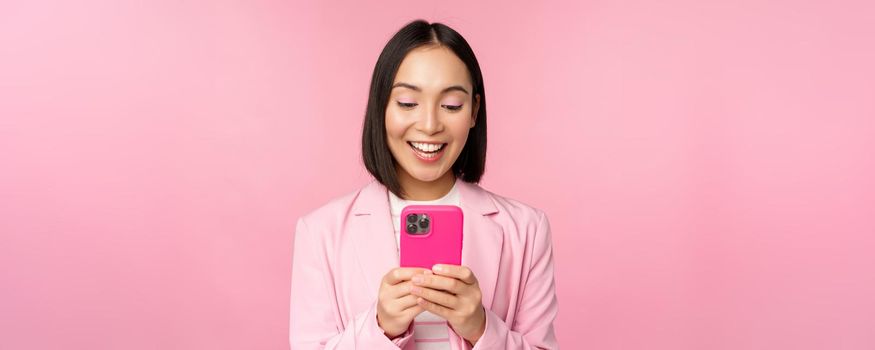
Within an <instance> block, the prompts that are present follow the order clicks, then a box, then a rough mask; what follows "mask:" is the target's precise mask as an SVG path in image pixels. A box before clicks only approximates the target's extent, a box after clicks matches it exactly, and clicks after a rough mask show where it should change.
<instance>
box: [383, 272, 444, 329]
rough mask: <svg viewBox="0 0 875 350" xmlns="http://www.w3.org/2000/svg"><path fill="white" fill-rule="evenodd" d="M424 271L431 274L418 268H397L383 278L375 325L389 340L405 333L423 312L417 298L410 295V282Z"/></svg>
mask: <svg viewBox="0 0 875 350" xmlns="http://www.w3.org/2000/svg"><path fill="white" fill-rule="evenodd" d="M425 271H429V272H431V270H427V269H422V268H418V267H397V268H394V269H392V270H389V272H388V273H386V275H385V276H383V281H382V283H380V292H379V293H378V297H377V299H378V301H377V324H378V325H379V326H380V328H381V329H383V332H384V333H386V336H387V337H389V339H392V338H395V337H397V336H399V335H401V334H402V333H404V332H405V331H407V328H408V327H409V326H410V322H413V319H414V318H415V317H416V315H419V314H420V313H421V312H422V311H423V308H422V307H421V306H419V304H417V303H416V298H417V297H416V296H415V295H412V294H410V287H411V286H412V285H413V284H412V283H411V282H410V280H411V279H412V278H413V276H415V275H419V274H424V273H425Z"/></svg>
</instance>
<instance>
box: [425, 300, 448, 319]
mask: <svg viewBox="0 0 875 350" xmlns="http://www.w3.org/2000/svg"><path fill="white" fill-rule="evenodd" d="M416 302H417V303H418V304H419V306H420V307H422V309H423V310H425V311H429V312H431V313H433V314H435V315H438V316H440V317H443V318H444V319H445V320H449V319H450V318H451V317H452V312H453V311H452V310H450V309H449V308H447V307H445V306H443V305H438V304H435V303H432V302H430V301H428V300H425V299H423V298H417V299H416Z"/></svg>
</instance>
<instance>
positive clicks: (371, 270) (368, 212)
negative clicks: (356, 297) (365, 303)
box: [350, 181, 400, 300]
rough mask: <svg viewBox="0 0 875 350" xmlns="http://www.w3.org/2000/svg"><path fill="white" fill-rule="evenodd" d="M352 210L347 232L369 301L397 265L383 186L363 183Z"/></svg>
mask: <svg viewBox="0 0 875 350" xmlns="http://www.w3.org/2000/svg"><path fill="white" fill-rule="evenodd" d="M352 213H353V217H352V218H351V221H350V225H351V227H350V231H351V232H352V238H353V241H354V244H353V246H354V250H355V253H356V260H357V261H358V263H359V266H360V267H361V269H362V273H363V274H364V276H365V281H367V286H368V293H370V294H371V297H372V298H371V299H370V300H375V299H376V298H377V292H379V289H380V283H381V281H382V280H383V276H384V275H385V274H386V273H387V272H389V270H391V269H393V268H396V267H398V266H399V265H400V259H399V257H398V246H397V245H396V242H395V229H394V227H393V226H392V225H393V224H392V214H391V213H390V212H389V192H388V190H387V189H386V187H385V186H383V185H382V184H380V183H379V182H377V181H372V182H371V183H369V184H368V185H367V186H365V187H364V188H363V189H362V191H361V192H360V193H359V196H358V197H357V198H356V200H355V202H354V203H353V207H352Z"/></svg>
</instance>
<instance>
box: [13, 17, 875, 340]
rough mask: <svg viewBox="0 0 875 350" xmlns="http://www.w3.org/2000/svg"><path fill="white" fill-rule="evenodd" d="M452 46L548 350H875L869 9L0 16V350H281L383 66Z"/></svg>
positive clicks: (356, 179) (874, 78) (351, 183)
mask: <svg viewBox="0 0 875 350" xmlns="http://www.w3.org/2000/svg"><path fill="white" fill-rule="evenodd" d="M420 17H421V18H425V19H427V20H431V21H441V22H444V23H446V24H449V25H450V26H452V27H454V28H456V29H457V30H459V31H460V32H461V33H462V34H463V35H465V36H466V37H467V39H468V40H469V42H470V43H471V45H472V46H473V48H474V50H475V52H476V53H477V55H478V57H479V59H480V61H481V65H482V67H483V71H484V74H485V81H486V87H487V96H488V100H489V101H488V108H489V124H490V125H489V128H490V144H489V147H490V151H489V160H488V164H487V167H488V169H487V174H486V177H485V179H484V181H483V186H484V187H486V188H487V189H490V190H492V191H494V192H496V193H499V194H502V195H505V196H509V197H512V198H516V199H520V200H522V201H524V202H527V203H529V204H532V205H534V206H536V207H539V208H541V209H544V210H545V211H546V212H547V213H548V215H549V217H550V219H551V221H552V225H553V234H554V237H553V238H554V244H555V251H554V252H555V262H556V267H557V279H558V281H557V285H558V296H559V303H560V314H559V319H558V320H557V322H556V327H557V335H558V337H559V339H560V342H561V343H562V345H563V347H564V348H568V349H873V348H875V326H873V325H875V253H873V251H875V154H873V153H875V152H873V151H875V98H873V97H875V65H873V64H872V62H875V41H873V36H875V25H873V23H875V6H873V5H872V3H871V2H866V1H845V2H829V1H803V2H798V1H782V2H781V1H765V2H764V1H753V0H751V1H722V2H716V1H705V2H703V1H691V0H668V1H660V2H653V1H624V2H615V1H614V2H611V1H580V2H573V3H572V2H568V3H557V2H551V3H547V2H525V3H522V2H521V3H519V4H515V5H513V6H511V5H510V4H508V3H505V2H468V1H464V2H463V1H447V2H437V3H434V2H433V3H419V2H418V3H412V2H401V1H395V2H385V3H379V5H377V4H365V3H363V2H349V3H340V2H329V1H323V2H318V3H317V2H313V3H310V4H303V3H287V2H281V1H237V2H231V1H185V2H181V1H150V2H132V1H109V0H106V1H95V0H87V1H78V2H74V1H6V2H3V3H0V348H2V349H54V348H66V349H284V348H286V347H287V346H288V345H287V332H288V306H289V300H288V293H289V279H290V273H291V272H290V271H291V266H290V263H291V251H292V246H291V244H292V239H293V237H292V235H293V233H294V232H293V231H294V222H295V220H296V219H297V217H298V216H299V215H301V214H303V213H305V212H307V211H309V210H311V209H313V208H315V207H316V206H319V205H321V204H322V203H324V202H325V201H327V200H329V199H331V198H333V197H335V196H338V195H341V194H344V193H348V192H350V191H352V190H354V189H356V188H358V187H359V186H361V185H363V184H364V183H365V182H367V181H368V176H367V174H366V172H365V171H364V170H363V168H362V166H361V162H360V160H359V137H360V136H359V132H360V125H361V119H362V116H363V112H364V107H365V102H366V97H367V96H366V94H367V89H368V83H369V79H370V74H371V70H372V69H373V65H374V62H375V61H376V59H377V56H378V54H379V52H380V49H381V48H382V46H383V45H384V44H385V42H386V40H388V39H389V37H390V36H391V34H392V33H394V31H396V30H397V29H399V28H400V27H401V26H402V25H404V24H405V23H407V22H408V21H410V20H412V19H414V18H420Z"/></svg>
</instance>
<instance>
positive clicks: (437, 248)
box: [401, 205, 463, 269]
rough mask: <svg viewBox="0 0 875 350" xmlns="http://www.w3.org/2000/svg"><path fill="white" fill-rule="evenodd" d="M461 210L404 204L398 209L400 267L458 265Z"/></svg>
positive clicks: (460, 251) (450, 207) (452, 207)
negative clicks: (404, 205) (405, 205)
mask: <svg viewBox="0 0 875 350" xmlns="http://www.w3.org/2000/svg"><path fill="white" fill-rule="evenodd" d="M462 220H463V217H462V209H461V208H459V207H457V206H455V205H408V206H407V207H404V209H403V210H401V267H422V268H426V269H431V267H432V266H433V265H434V264H452V265H461V264H462Z"/></svg>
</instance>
